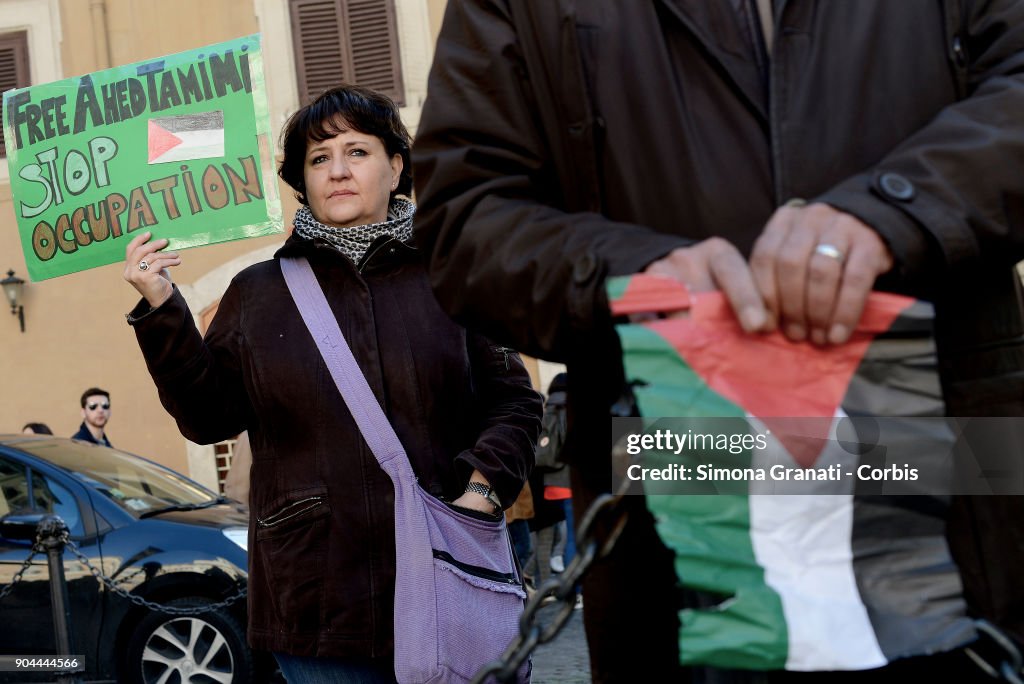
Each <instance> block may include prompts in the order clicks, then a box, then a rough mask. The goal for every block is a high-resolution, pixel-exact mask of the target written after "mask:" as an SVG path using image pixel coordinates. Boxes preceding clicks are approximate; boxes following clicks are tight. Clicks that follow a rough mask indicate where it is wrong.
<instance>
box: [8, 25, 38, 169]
mask: <svg viewBox="0 0 1024 684" xmlns="http://www.w3.org/2000/svg"><path fill="white" fill-rule="evenodd" d="M29 85H32V84H31V83H30V82H29V69H28V33H27V32H26V31H18V32H16V33H3V34H0V93H2V92H4V91H7V90H10V89H12V88H24V87H26V86H29ZM6 115H7V112H3V116H6ZM0 156H5V157H6V156H7V145H6V142H5V141H4V132H3V129H2V128H0Z"/></svg>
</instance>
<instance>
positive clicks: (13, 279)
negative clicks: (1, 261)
mask: <svg viewBox="0 0 1024 684" xmlns="http://www.w3.org/2000/svg"><path fill="white" fill-rule="evenodd" d="M0 285H2V286H3V288H4V295H5V296H6V297H7V301H8V302H9V303H10V305H11V313H12V314H17V315H18V322H19V323H21V332H25V307H24V306H22V305H21V288H22V287H24V285H25V281H24V280H22V279H21V278H19V277H17V276H16V275H14V269H11V270H10V271H7V277H6V278H4V279H3V280H0Z"/></svg>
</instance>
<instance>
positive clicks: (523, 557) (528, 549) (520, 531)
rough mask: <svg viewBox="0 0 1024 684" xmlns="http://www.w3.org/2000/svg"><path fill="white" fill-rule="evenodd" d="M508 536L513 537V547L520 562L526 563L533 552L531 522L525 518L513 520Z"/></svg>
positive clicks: (509, 526)
mask: <svg viewBox="0 0 1024 684" xmlns="http://www.w3.org/2000/svg"><path fill="white" fill-rule="evenodd" d="M508 536H509V537H511V538H512V548H514V549H515V551H516V558H518V559H519V563H520V564H522V565H524V566H525V565H526V562H527V561H528V560H530V555H531V554H532V553H533V541H532V540H531V539H530V523H528V522H527V521H525V520H513V521H512V522H510V523H509V524H508Z"/></svg>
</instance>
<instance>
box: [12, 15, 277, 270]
mask: <svg viewBox="0 0 1024 684" xmlns="http://www.w3.org/2000/svg"><path fill="white" fill-rule="evenodd" d="M3 107H4V109H3V112H4V117H3V124H4V139H5V141H6V145H7V166H8V169H9V170H10V177H11V191H12V194H13V198H14V212H15V215H16V217H17V223H18V233H19V235H20V237H21V244H22V249H23V250H24V252H25V261H26V262H27V264H28V272H29V276H30V277H31V278H32V280H37V281H38V280H44V279H46V278H53V277H55V276H60V275H65V274H67V273H74V272H76V271H83V270H85V269H88V268H94V267H96V266H102V265H104V264H110V263H114V262H117V261H120V260H122V259H123V258H124V250H125V245H126V244H127V243H128V241H129V240H130V239H131V234H132V233H133V232H135V231H140V230H143V229H145V230H151V231H152V232H153V234H154V235H155V236H156V237H162V238H167V239H168V240H169V241H170V246H169V249H183V248H186V247H196V246H199V245H207V244H212V243H216V242H226V241H228V240H237V239H240V238H247V237H257V236H262V235H270V234H272V233H277V232H280V231H281V230H282V221H281V202H280V198H279V197H278V193H277V182H276V180H275V176H274V160H273V144H272V141H271V139H270V118H269V115H268V109H267V98H266V91H265V87H264V82H263V55H262V52H261V50H260V37H259V35H253V36H246V37H245V38H239V39H237V40H232V41H228V42H226V43H220V44H217V45H210V46H207V47H203V48H199V49H196V50H189V51H187V52H181V53H178V54H176V55H169V56H166V57H161V58H158V59H152V60H147V61H145V62H140V63H138V64H130V65H127V66H121V67H115V68H113V69H107V70H105V71H99V72H96V73H93V74H88V75H85V76H81V77H76V78H68V79H64V80H63V81H57V82H55V83H47V84H44V85H36V86H31V87H29V88H21V89H18V90H9V91H7V92H6V93H4V103H3Z"/></svg>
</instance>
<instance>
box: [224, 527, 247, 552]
mask: <svg viewBox="0 0 1024 684" xmlns="http://www.w3.org/2000/svg"><path fill="white" fill-rule="evenodd" d="M221 532H223V533H224V536H225V537H227V538H228V539H230V540H231V541H233V542H235V543H236V544H238V545H239V546H241V547H242V549H243V550H244V551H246V552H247V553H248V551H249V530H247V529H246V528H244V527H229V528H227V529H226V530H221Z"/></svg>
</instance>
